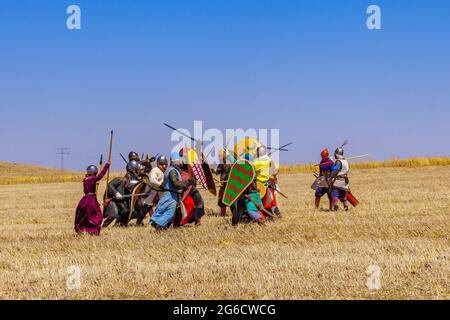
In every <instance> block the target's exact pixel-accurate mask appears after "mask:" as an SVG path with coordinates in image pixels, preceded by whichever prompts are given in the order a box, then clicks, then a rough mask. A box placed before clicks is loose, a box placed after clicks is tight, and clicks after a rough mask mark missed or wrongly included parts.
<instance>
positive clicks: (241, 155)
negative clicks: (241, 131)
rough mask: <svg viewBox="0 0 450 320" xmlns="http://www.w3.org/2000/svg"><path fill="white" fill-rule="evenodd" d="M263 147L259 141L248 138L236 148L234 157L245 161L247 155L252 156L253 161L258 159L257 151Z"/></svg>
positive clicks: (241, 141) (239, 142)
mask: <svg viewBox="0 0 450 320" xmlns="http://www.w3.org/2000/svg"><path fill="white" fill-rule="evenodd" d="M259 146H261V143H260V142H259V141H258V140H257V139H253V138H250V137H246V138H244V139H242V140H240V141H238V143H236V145H235V146H234V149H233V151H234V157H235V158H236V159H238V160H239V159H245V155H250V156H251V158H252V159H255V158H256V149H258V147H259Z"/></svg>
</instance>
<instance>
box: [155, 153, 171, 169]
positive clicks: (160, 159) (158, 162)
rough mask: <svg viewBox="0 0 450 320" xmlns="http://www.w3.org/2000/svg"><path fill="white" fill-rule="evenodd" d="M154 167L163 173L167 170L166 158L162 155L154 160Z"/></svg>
mask: <svg viewBox="0 0 450 320" xmlns="http://www.w3.org/2000/svg"><path fill="white" fill-rule="evenodd" d="M156 165H157V166H158V168H159V169H160V170H161V171H162V172H164V171H166V170H167V166H168V165H169V161H168V160H167V157H166V156H164V155H160V156H159V157H158V159H156Z"/></svg>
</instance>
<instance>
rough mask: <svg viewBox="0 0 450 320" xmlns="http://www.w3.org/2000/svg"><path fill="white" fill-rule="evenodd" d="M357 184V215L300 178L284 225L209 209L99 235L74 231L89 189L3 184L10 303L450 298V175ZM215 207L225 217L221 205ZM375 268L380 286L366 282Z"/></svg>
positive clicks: (361, 176) (434, 172) (394, 175)
mask: <svg viewBox="0 0 450 320" xmlns="http://www.w3.org/2000/svg"><path fill="white" fill-rule="evenodd" d="M350 178H351V183H352V187H353V192H354V194H355V195H357V197H358V198H359V200H360V201H361V205H360V206H359V207H357V208H351V210H350V212H349V213H344V212H339V213H337V214H336V213H331V212H327V211H325V210H324V211H320V212H319V211H315V210H314V209H313V191H312V190H311V189H309V186H310V184H311V183H312V180H313V177H312V175H311V174H307V173H297V174H291V175H282V176H281V177H280V184H281V187H282V189H283V191H284V192H285V193H286V194H287V195H288V196H289V197H290V199H289V201H286V200H283V199H281V200H280V202H281V209H282V212H283V215H284V217H283V219H282V220H279V221H277V222H276V223H271V224H267V225H266V226H262V227H261V226H258V225H240V226H238V227H237V228H233V227H231V225H230V222H229V220H230V219H229V218H227V219H226V220H224V219H223V218H221V217H218V216H216V215H215V214H214V213H210V214H208V215H207V216H205V217H204V219H203V221H202V225H201V226H200V227H193V226H192V227H186V228H182V229H178V230H176V229H171V230H168V231H166V232H162V233H157V232H155V231H154V230H153V228H151V227H149V226H145V227H140V228H139V227H129V228H128V229H122V228H111V229H107V230H104V231H103V233H102V235H101V237H91V236H81V237H80V236H75V235H74V232H73V229H72V228H73V226H72V222H73V219H74V211H75V207H76V205H77V202H78V200H79V199H80V197H81V196H82V185H81V183H73V182H67V183H47V184H18V185H5V186H0V241H1V251H0V298H2V299H438V298H444V299H448V298H450V268H449V265H450V264H449V262H450V237H449V230H450V183H449V181H450V167H446V166H441V167H423V168H416V169H414V168H379V169H370V170H368V169H367V170H356V171H353V172H352V173H351V175H350ZM103 188H104V185H102V186H101V189H100V190H103ZM206 203H207V207H208V208H212V209H214V211H217V210H216V206H215V204H216V200H215V199H213V198H212V197H210V196H208V195H206ZM323 206H324V207H325V206H326V203H325V202H324V203H323ZM72 265H75V266H78V267H79V268H81V287H80V288H79V289H76V290H69V289H68V287H67V284H66V281H67V276H68V273H67V272H68V271H67V268H68V267H69V266H72ZM371 265H375V266H379V268H380V271H381V277H380V285H381V287H380V288H379V289H373V288H372V289H371V290H369V288H368V286H367V285H366V284H367V281H368V273H367V272H368V268H369V266H371Z"/></svg>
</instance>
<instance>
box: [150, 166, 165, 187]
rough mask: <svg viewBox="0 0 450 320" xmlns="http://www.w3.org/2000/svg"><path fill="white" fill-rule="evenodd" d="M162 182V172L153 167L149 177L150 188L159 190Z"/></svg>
mask: <svg viewBox="0 0 450 320" xmlns="http://www.w3.org/2000/svg"><path fill="white" fill-rule="evenodd" d="M163 181H164V172H162V171H161V169H160V168H158V167H154V168H153V169H152V171H150V176H149V183H150V186H151V187H152V188H154V189H157V190H161V189H162V184H163Z"/></svg>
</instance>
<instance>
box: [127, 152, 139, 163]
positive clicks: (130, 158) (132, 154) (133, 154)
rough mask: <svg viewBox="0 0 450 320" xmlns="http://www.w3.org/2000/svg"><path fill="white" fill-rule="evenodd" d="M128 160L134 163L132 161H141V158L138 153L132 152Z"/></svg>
mask: <svg viewBox="0 0 450 320" xmlns="http://www.w3.org/2000/svg"><path fill="white" fill-rule="evenodd" d="M128 160H129V161H132V160H134V161H139V160H140V158H139V155H138V154H137V153H136V152H134V151H131V152H130V153H129V154H128Z"/></svg>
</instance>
